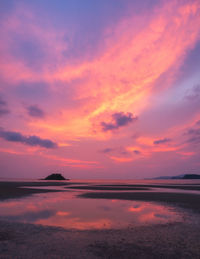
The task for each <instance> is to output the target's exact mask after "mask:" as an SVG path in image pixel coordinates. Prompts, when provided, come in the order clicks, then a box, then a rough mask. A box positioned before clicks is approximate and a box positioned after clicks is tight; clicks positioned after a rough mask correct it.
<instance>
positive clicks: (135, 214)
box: [0, 179, 200, 229]
mask: <svg viewBox="0 0 200 259" xmlns="http://www.w3.org/2000/svg"><path fill="white" fill-rule="evenodd" d="M12 180H13V179H12ZM18 180H19V179H18ZM19 181H22V179H20V180H19ZM24 181H25V182H27V181H30V182H33V180H27V179H24ZM36 182H37V181H36ZM72 182H73V184H74V185H75V186H77V185H79V183H81V184H84V185H91V184H93V185H94V184H95V185H100V184H110V185H112V184H155V185H159V184H165V185H169V184H170V185H178V184H184V185H190V184H200V181H196V180H195V181H194V180H72ZM67 183H68V182H67ZM31 188H33V187H31ZM37 188H48V189H61V190H63V192H53V193H52V192H50V193H42V194H34V195H32V196H28V197H25V198H20V199H9V200H5V201H1V202H0V219H3V220H10V221H17V222H24V223H34V224H42V225H48V226H59V227H64V228H75V229H109V228H123V227H129V226H133V227H134V226H141V225H148V224H158V223H168V222H182V221H183V220H185V214H183V213H182V211H181V210H179V209H177V208H175V207H173V206H167V205H163V204H160V203H155V202H143V201H125V200H115V199H113V200H107V199H84V198H80V197H78V195H79V194H80V193H83V192H87V190H75V189H65V188H64V187H63V186H56V187H37ZM165 191H171V190H170V189H165ZM173 191H181V192H192V191H185V190H173ZM196 192H199V191H196ZM199 193H200V192H199Z"/></svg>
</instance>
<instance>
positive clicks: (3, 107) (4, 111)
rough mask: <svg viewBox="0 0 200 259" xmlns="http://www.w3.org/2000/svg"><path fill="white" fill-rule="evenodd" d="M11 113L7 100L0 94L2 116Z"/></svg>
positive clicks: (0, 113) (0, 112)
mask: <svg viewBox="0 0 200 259" xmlns="http://www.w3.org/2000/svg"><path fill="white" fill-rule="evenodd" d="M8 113H10V111H9V109H8V108H7V102H6V101H5V100H4V99H3V98H2V97H1V96H0V117H1V116H3V115H6V114H8Z"/></svg>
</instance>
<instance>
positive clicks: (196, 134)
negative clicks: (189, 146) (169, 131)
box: [186, 128, 200, 144]
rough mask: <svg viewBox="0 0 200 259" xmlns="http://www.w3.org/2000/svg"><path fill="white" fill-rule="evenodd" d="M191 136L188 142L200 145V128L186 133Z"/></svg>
mask: <svg viewBox="0 0 200 259" xmlns="http://www.w3.org/2000/svg"><path fill="white" fill-rule="evenodd" d="M186 135H188V136H189V138H188V140H187V142H190V143H194V144H199V143H200V128H198V129H189V130H188V131H187V133H186Z"/></svg>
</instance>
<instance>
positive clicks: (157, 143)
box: [153, 138, 171, 145]
mask: <svg viewBox="0 0 200 259" xmlns="http://www.w3.org/2000/svg"><path fill="white" fill-rule="evenodd" d="M170 141H171V139H170V138H162V139H158V140H155V141H154V142H153V143H154V145H160V144H165V143H168V142H170Z"/></svg>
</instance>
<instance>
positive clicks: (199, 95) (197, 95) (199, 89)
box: [186, 84, 200, 101]
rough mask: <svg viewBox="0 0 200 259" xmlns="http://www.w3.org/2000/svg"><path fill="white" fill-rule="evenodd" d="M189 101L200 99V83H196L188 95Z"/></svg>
mask: <svg viewBox="0 0 200 259" xmlns="http://www.w3.org/2000/svg"><path fill="white" fill-rule="evenodd" d="M186 99H187V100H189V101H199V99H200V84H198V85H195V86H194V87H193V89H192V91H191V92H190V93H188V94H187V95H186Z"/></svg>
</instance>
